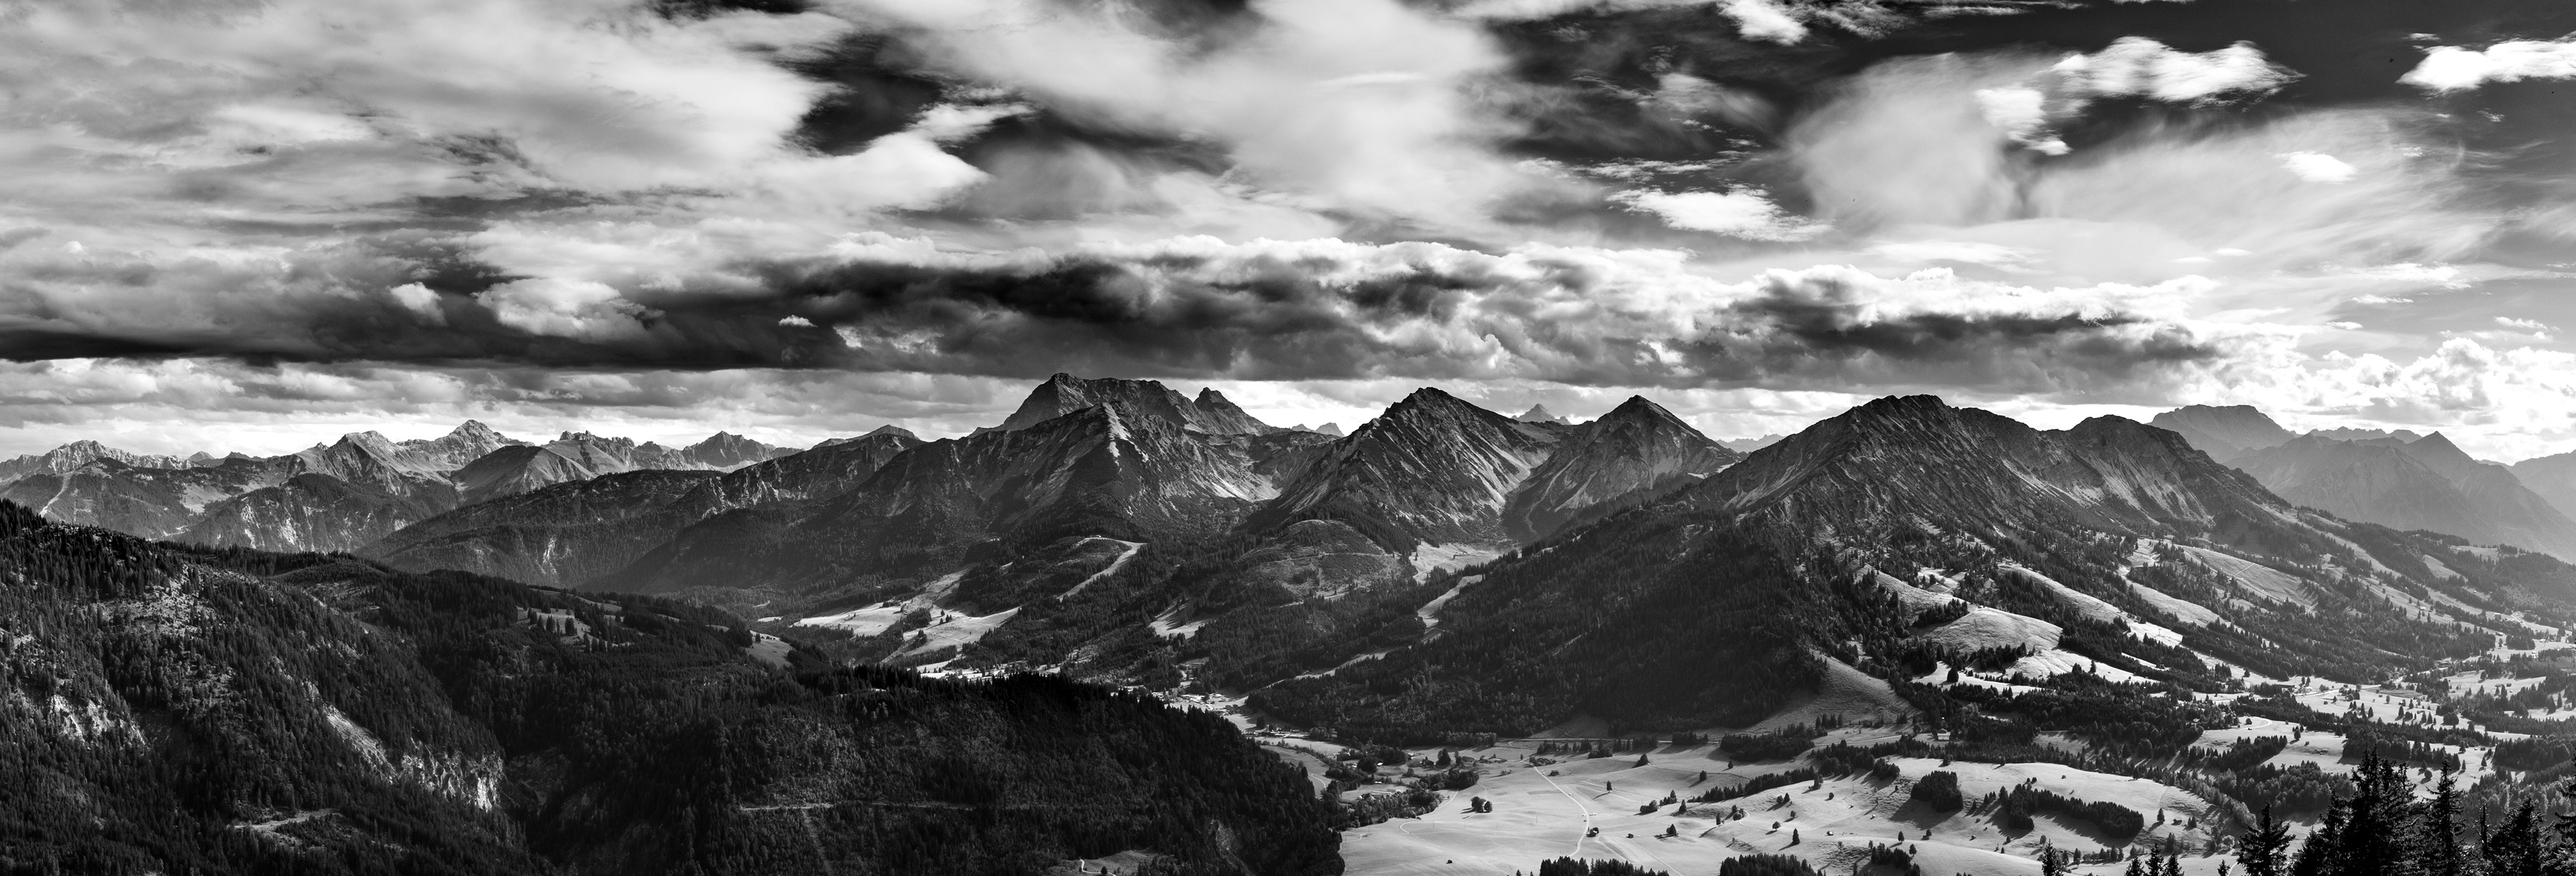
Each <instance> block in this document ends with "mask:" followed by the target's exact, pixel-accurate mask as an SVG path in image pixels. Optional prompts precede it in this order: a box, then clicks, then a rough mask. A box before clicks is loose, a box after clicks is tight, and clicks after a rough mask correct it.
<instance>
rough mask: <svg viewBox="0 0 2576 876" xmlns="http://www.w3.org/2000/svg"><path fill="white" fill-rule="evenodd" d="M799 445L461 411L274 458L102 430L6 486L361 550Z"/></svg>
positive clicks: (124, 520)
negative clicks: (128, 438)
mask: <svg viewBox="0 0 2576 876" xmlns="http://www.w3.org/2000/svg"><path fill="white" fill-rule="evenodd" d="M790 452H792V450H791V449H789V448H781V447H773V446H770V445H767V444H763V443H760V442H758V441H753V440H751V439H748V438H743V437H741V436H738V435H730V434H724V433H717V434H716V435H714V436H711V437H709V438H707V439H706V440H704V441H701V442H698V443H696V444H693V445H689V446H687V447H664V446H662V445H659V444H654V443H649V442H648V443H644V444H640V445H639V444H637V443H635V441H633V440H632V439H627V438H602V437H599V436H596V435H591V434H589V433H586V432H582V433H576V432H566V433H564V434H563V435H561V436H559V437H557V438H556V439H555V440H553V441H549V442H546V443H544V444H533V443H529V442H524V441H520V440H517V439H513V438H509V437H507V436H504V435H502V434H500V433H499V432H496V431H493V430H492V429H491V427H489V426H485V425H484V424H482V423H479V422H473V421H467V422H466V423H465V424H464V425H461V426H458V427H457V428H456V429H455V430H454V431H451V432H449V433H448V434H446V435H442V436H440V437H437V438H429V439H413V440H406V441H394V440H391V439H388V438H386V437H385V436H383V435H380V434H377V433H375V432H355V433H351V434H348V435H343V436H341V437H340V439H339V440H338V441H335V442H332V443H329V444H321V445H315V446H314V447H312V448H309V449H306V450H303V451H300V452H297V453H292V454H288V455H285V456H274V457H252V456H246V455H242V454H233V455H230V456H225V457H215V456H212V455H210V454H203V453H201V454H197V455H196V456H193V457H187V458H180V457H167V456H145V455H139V454H133V453H127V452H124V451H120V450H116V449H114V448H109V447H106V446H103V445H101V444H99V443H98V442H95V441H80V442H74V443H72V444H67V445H64V446H62V447H58V448H55V449H54V450H51V451H48V452H46V453H43V454H36V455H30V456H22V457H19V458H17V459H13V460H7V461H0V499H8V500H10V501H13V502H16V503H18V504H20V505H24V506H26V507H28V508H32V509H35V510H36V511H37V512H38V513H40V514H45V515H48V516H49V517H51V518H53V519H57V520H62V521H65V522H69V523H75V524H80V525H87V526H100V527H106V528H109V529H115V530H119V531H123V532H130V533H133V534H136V535H141V536H145V537H149V538H169V539H174V540H178V541H185V542H191V543H196V544H206V545H214V546H238V547H251V548H260V549H264V550H311V551H347V550H355V549H357V548H359V547H361V546H364V545H366V544H368V543H370V542H373V541H375V540H376V539H378V538H381V537H383V536H385V535H386V534H389V533H391V532H393V531H394V530H396V529H400V528H402V527H404V526H407V525H409V524H412V523H416V522H419V521H421V520H424V519H427V518H429V517H431V516H434V515H437V514H439V513H441V512H444V511H447V510H449V509H453V508H456V507H458V506H460V505H467V504H472V503H477V502H484V501H489V500H492V499H498V498H502V497H506V496H512V495H517V494H519V493H525V492H527V491H530V490H534V489H539V488H542V487H546V486H550V485H553V484H559V483H567V482H572V481H580V480H588V479H591V478H595V477H599V476H601V475H605V474H611V473H617V472H627V471H636V470H642V469H653V470H705V471H731V470H734V469H737V468H741V467H743V466H746V465H749V464H751V463H755V462H760V461H762V460H767V459H773V458H776V457H778V456H781V455H784V454H787V453H790Z"/></svg>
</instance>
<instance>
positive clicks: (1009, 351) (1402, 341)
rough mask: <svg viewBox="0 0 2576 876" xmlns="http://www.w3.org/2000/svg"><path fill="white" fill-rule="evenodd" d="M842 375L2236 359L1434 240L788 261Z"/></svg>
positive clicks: (2170, 338) (1668, 377)
mask: <svg viewBox="0 0 2576 876" xmlns="http://www.w3.org/2000/svg"><path fill="white" fill-rule="evenodd" d="M775 282H776V283H777V285H778V286H780V287H781V288H786V289H792V290H794V291H795V292H796V293H797V296H798V297H797V298H796V299H795V301H796V303H795V305H794V306H795V310H796V312H797V314H798V318H800V319H804V320H807V321H810V322H813V323H814V324H815V328H814V331H816V332H822V331H824V330H826V329H831V330H835V331H837V332H838V333H839V334H840V335H842V336H843V337H844V338H845V339H846V340H847V341H848V350H847V352H846V353H845V354H844V355H843V356H841V357H838V358H840V359H841V361H842V362H843V364H844V365H846V366H849V367H859V368H866V369H883V370H942V371H948V372H952V373H971V374H987V375H996V376H1012V377H1040V376H1044V375H1046V374H1048V373H1052V372H1053V371H1058V370H1066V369H1072V370H1077V371H1086V372H1093V373H1122V374H1151V375H1156V376H1165V377H1183V378H1216V377H1223V378H1234V379H1268V380H1312V379H1347V378H1373V377H1390V376H1393V377H1407V378H1418V379H1481V378H1502V377H1520V378H1535V379H1544V380H1554V381H1563V382H1568V383H1577V384H1587V385H1620V386H1649V385H1651V386H1667V387H1696V386H1741V385H1766V386H1787V385H1822V384H1825V383H1831V382H1837V381H1852V380H1868V381H1888V380H1894V381H1900V382H1912V381H1925V382H1937V383H1951V384H1955V385H1962V386H1975V387H1982V388H2006V387H2010V388H2017V389H2026V390H2044V389H2052V388H2064V387H2070V386H2082V385H2090V384H2093V383H2096V382H2101V381H2109V380H2119V379H2126V378H2130V377H2135V376H2138V375H2139V374H2140V373H2141V372H2146V371H2152V370H2154V369H2158V368H2165V367H2170V366H2183V365H2189V364H2192V363H2197V362H2203V361H2206V360H2210V359H2213V358H2215V357H2217V356H2218V355H2219V354H2220V350H2219V349H2218V347H2217V346H2215V344H2214V342H2212V341H2209V340H2205V339H2201V338H2198V337H2196V336H2195V335H2194V334H2193V333H2192V332H2191V331H2190V330H2188V329H2186V328H2183V327H2180V326H2177V325H2172V324H2167V323H2163V322H2159V321H2157V320H2154V319H2150V318H2147V317H2144V316H2140V315H2137V314H2135V313H2130V312H2126V311H2124V310H2121V309H2120V308H2119V307H2118V305H2117V303H2116V302H2114V301H2112V300H2111V299H2110V297H2109V296H2103V297H2089V296H2086V295H2083V294H2076V295H2071V296H2061V297H2045V296H2043V297H2040V298H2038V299H2034V298H2032V297H2031V296H2029V295H2027V290H2003V289H2000V288H1998V287H1992V286H1988V285H1984V284H1975V283H1968V282H1965V281H1959V280H1955V279H1952V278H1947V277H1917V278H1909V279H1906V280H1886V279H1881V278H1877V277H1873V276H1870V275H1868V274H1865V273H1862V272H1860V271H1857V270H1853V269H1848V268H1823V269H1815V270H1810V271H1803V272H1772V273H1770V274H1768V275H1765V276H1762V277H1760V278H1757V279H1755V280H1753V281H1751V282H1746V283H1734V284H1729V283H1718V282H1713V281H1710V280H1707V279H1706V278H1702V277H1697V276H1694V275H1690V274H1688V273H1684V272H1678V271H1670V272H1667V271H1658V270H1654V269H1653V268H1644V269H1641V268H1640V267H1639V266H1637V265H1634V264H1621V263H1617V262H1616V261H1615V260H1609V259H1603V258H1601V257H1600V256H1599V255H1598V254H1594V253H1581V252H1554V253H1515V254H1509V255H1503V256H1494V255H1486V254H1478V253H1470V252H1465V251H1459V250H1452V249H1448V248H1445V247H1436V246H1431V245H1419V244H1417V245H1404V246H1398V247H1359V246H1351V245H1339V244H1336V245H1333V246H1328V247H1302V248H1300V247H1280V248H1278V249H1277V250H1275V251H1254V250H1251V249H1235V250H1228V251H1224V252H1218V253H1188V252H1178V251H1176V252H1169V253H1161V254H1130V255H1129V257H1127V258H1124V259H1117V260H1113V259H1109V258H1101V257H1071V258H1063V259H1057V260H1053V261H1050V262H1047V263H1045V264H1042V265H1033V266H1014V267H1008V268H956V267H949V268H940V269H932V268H924V267H919V266H904V265H889V264H847V265H837V266H829V267H821V268H814V269H806V270H785V269H782V270H780V271H779V272H777V273H776V274H775Z"/></svg>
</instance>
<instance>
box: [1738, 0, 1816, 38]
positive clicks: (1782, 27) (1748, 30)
mask: <svg viewBox="0 0 2576 876" xmlns="http://www.w3.org/2000/svg"><path fill="white" fill-rule="evenodd" d="M1718 9H1719V10H1720V11H1723V12H1725V13H1726V17H1728V18H1732V19H1735V28H1736V31H1737V32H1738V33H1740V34H1742V35H1743V37H1744V38H1745V39H1748V40H1762V41H1765V42H1774V43H1780V44H1782V45H1789V44H1792V43H1796V42H1797V41H1799V40H1803V39H1806V38H1807V26H1806V25H1804V24H1800V23H1798V19H1796V18H1793V17H1790V15H1789V13H1787V12H1785V11H1782V10H1781V9H1780V7H1778V6H1776V5H1773V4H1772V3H1771V2H1770V0H1725V2H1724V3H1723V4H1722V5H1720V6H1719V7H1718Z"/></svg>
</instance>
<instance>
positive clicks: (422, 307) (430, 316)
mask: <svg viewBox="0 0 2576 876" xmlns="http://www.w3.org/2000/svg"><path fill="white" fill-rule="evenodd" d="M385 292H386V293H387V294H390V295H392V296H393V297H394V300H395V301H397V302H400V303H401V304H402V306H403V308H404V309H406V310H410V311H411V312H413V313H415V314H419V315H420V319H421V321H422V322H426V323H429V324H430V325H446V324H447V312H446V311H444V310H440V309H439V307H438V293H437V292H433V291H430V288H429V287H427V286H423V285H421V284H419V283H404V284H402V285H400V286H395V287H393V288H391V289H387V290H385Z"/></svg>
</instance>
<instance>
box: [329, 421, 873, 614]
mask: <svg viewBox="0 0 2576 876" xmlns="http://www.w3.org/2000/svg"><path fill="white" fill-rule="evenodd" d="M920 443H921V442H920V441H919V440H918V439H915V438H913V437H912V435H911V433H909V432H905V431H903V430H901V429H895V428H892V427H887V428H884V429H879V430H877V431H875V432H871V433H869V434H867V435H865V436H861V437H858V438H853V439H847V440H840V441H829V442H825V443H823V444H822V445H819V446H817V447H816V448H814V449H813V450H808V451H805V452H803V453H797V454H793V455H790V456H785V457H781V458H778V459H773V460H770V461H767V462H762V463H758V464H755V465H751V466H747V467H744V468H740V469H737V470H734V471H732V472H727V473H723V474H717V473H715V472H712V471H659V470H644V471H635V472H622V473H618V474H612V475H605V476H601V477H597V478H587V479H575V480H570V481H566V482H563V483H560V484H554V485H547V486H544V487H541V488H539V489H533V490H528V491H525V492H523V493H520V494H516V495H512V494H503V495H502V496H501V497H500V498H496V499H492V500H490V501H485V502H481V503H478V504H468V505H465V506H464V507H461V508H458V509H456V510H454V511H450V512H447V513H444V514H440V515H438V516H435V517H431V518H429V519H426V520H422V521H420V522H418V523H415V524H412V525H410V526H407V527H405V528H403V529H402V530H400V531H397V532H393V533H390V534H387V535H386V536H384V537H383V538H382V539H379V540H377V541H376V542H374V543H373V544H370V545H368V546H367V547H366V548H365V549H364V551H363V553H365V554H367V555H368V556H372V557H379V558H382V559H383V560H384V561H386V562H388V563H392V564H394V565H395V566H399V567H402V568H406V569H462V570H467V571H473V572H480V573H483V574H489V575H504V576H508V577H511V578H515V579H518V580H522V581H531V582H536V583H540V584H549V585H555V586H572V585H575V584H579V583H581V582H584V581H588V580H591V579H593V578H596V577H599V576H602V575H606V574H609V573H612V572H615V571H617V570H619V569H623V568H625V567H626V566H627V565H628V564H630V563H633V562H635V561H636V559H638V558H639V557H641V556H642V555H643V554H644V553H645V552H647V551H649V550H651V549H653V548H654V547H656V546H658V545H660V544H661V543H663V542H664V541H667V540H668V539H670V538H671V537H672V536H673V535H675V534H677V533H678V532H679V531H681V530H682V529H684V528H686V527H688V526H689V525H691V524H694V523H697V522H699V521H701V520H705V519H706V518H708V517H710V516H713V515H716V514H719V513H723V512H726V511H731V510H735V509H740V508H749V507H753V506H757V505H765V504H774V503H785V502H797V501H803V500H807V499H814V498H821V497H827V496H833V495H838V494H840V493H843V492H846V491H848V490H849V489H851V488H853V487H855V486H857V485H858V484H859V483H860V482H862V481H864V480H865V479H866V478H867V477H868V476H869V475H871V474H874V473H875V472H876V470H877V469H878V468H879V467H881V466H883V465H884V464H885V462H886V460H888V459H891V458H893V457H894V455H895V454H898V453H901V452H903V451H904V450H905V449H908V448H910V447H912V446H915V445H918V444H920ZM513 451H520V452H523V453H525V454H534V455H537V456H538V457H539V458H545V459H557V460H561V459H562V457H560V456H558V455H556V454H554V452H553V451H551V450H548V449H546V448H541V447H530V448H511V449H509V450H504V451H501V452H499V453H495V454H493V457H502V456H505V455H506V454H510V453H512V452H513ZM488 461H492V457H487V458H486V459H485V460H480V461H477V462H476V464H475V465H474V466H468V467H467V469H466V471H465V472H462V473H460V474H459V480H468V483H469V485H468V489H469V490H470V489H473V487H472V485H471V483H472V482H471V481H470V480H469V478H470V477H471V475H472V474H473V473H474V472H476V470H477V468H478V467H481V466H483V465H484V464H485V462H488ZM563 464H565V465H567V466H569V465H573V463H571V461H570V460H563Z"/></svg>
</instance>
